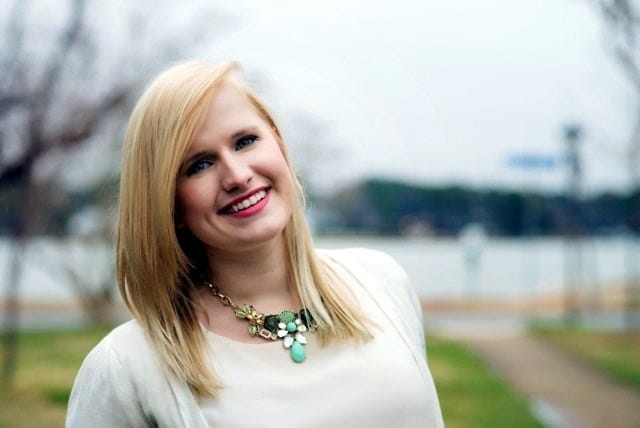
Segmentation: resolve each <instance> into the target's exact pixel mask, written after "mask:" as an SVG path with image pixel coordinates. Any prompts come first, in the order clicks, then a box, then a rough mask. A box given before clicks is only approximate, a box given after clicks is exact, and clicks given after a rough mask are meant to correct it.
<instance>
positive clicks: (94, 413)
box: [66, 341, 149, 428]
mask: <svg viewBox="0 0 640 428" xmlns="http://www.w3.org/2000/svg"><path fill="white" fill-rule="evenodd" d="M144 426H149V421H147V420H146V419H145V417H144V414H143V411H142V409H141V407H140V404H139V400H138V398H137V391H136V387H135V384H134V382H133V378H132V376H131V373H130V372H129V370H128V369H127V367H124V366H123V364H122V363H121V361H120V360H119V359H118V356H117V355H116V352H115V351H114V350H113V349H112V348H111V347H110V346H109V344H108V343H105V342H104V341H103V342H101V343H100V344H98V345H97V346H96V347H95V348H94V349H93V350H92V351H91V352H90V353H89V355H87V357H86V358H85V360H84V362H83V363H82V366H81V367H80V370H79V371H78V374H77V376H76V379H75V382H74V384H73V388H72V390H71V397H70V398H69V405H68V408H67V420H66V427H67V428H76V427H77V428H80V427H94V428H102V427H104V428H106V427H112V428H117V427H144Z"/></svg>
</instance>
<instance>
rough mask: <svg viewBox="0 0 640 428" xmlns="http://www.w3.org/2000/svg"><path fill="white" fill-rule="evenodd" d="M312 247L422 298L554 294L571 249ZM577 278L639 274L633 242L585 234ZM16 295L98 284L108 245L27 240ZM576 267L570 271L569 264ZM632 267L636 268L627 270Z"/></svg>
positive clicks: (56, 293)
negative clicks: (373, 257)
mask: <svg viewBox="0 0 640 428" xmlns="http://www.w3.org/2000/svg"><path fill="white" fill-rule="evenodd" d="M316 246H317V247H318V248H327V249H331V248H346V247H366V248H371V249H376V250H380V251H384V252H386V253H388V254H389V255H391V256H393V257H394V258H396V260H398V262H399V263H400V264H401V265H402V266H403V267H404V268H405V270H406V271H407V273H408V274H409V276H410V278H411V280H412V283H413V285H414V286H415V288H416V290H417V291H418V293H419V294H420V295H421V296H423V297H425V298H427V299H455V298H461V297H473V298H488V299H489V298H503V297H504V298H511V297H515V298H520V297H534V296H539V295H544V294H548V293H556V292H560V291H561V290H562V289H563V285H564V283H565V278H568V280H572V279H571V278H574V280H575V278H577V276H578V274H577V273H576V272H573V273H572V271H571V270H567V269H566V267H567V266H568V267H569V268H571V266H573V265H572V264H571V260H573V259H572V258H575V254H576V252H575V251H571V249H570V247H569V246H568V245H567V243H566V242H565V241H564V240H563V239H560V238H541V239H493V238H489V239H486V240H484V241H482V242H475V243H472V244H468V243H467V244H465V243H464V242H463V241H461V240H457V239H436V238H411V239H407V238H373V237H372V238H369V237H340V238H325V237H323V238H318V239H316ZM10 251H11V250H10V248H9V245H8V243H7V241H6V240H0V281H1V283H2V285H3V286H2V289H3V291H4V289H6V279H7V269H8V264H9V254H10ZM581 254H582V269H581V278H582V280H581V282H582V283H583V284H584V287H585V288H586V289H589V288H590V287H591V288H593V287H596V286H598V287H608V286H615V285H620V284H622V283H623V282H624V280H625V278H626V276H627V275H628V274H630V273H634V272H635V275H638V274H640V272H639V269H638V268H639V267H640V244H639V242H638V240H637V239H636V240H631V239H629V238H625V237H614V238H589V239H585V240H584V242H583V245H582V246H581ZM24 262H25V270H24V275H23V281H22V284H21V295H22V300H23V301H25V302H27V301H51V302H64V301H69V300H72V299H73V292H72V291H71V287H70V286H69V285H68V278H69V272H70V271H73V272H75V273H76V274H78V275H81V276H82V277H83V278H84V280H85V281H86V282H87V283H90V284H97V283H98V282H99V281H101V280H102V279H103V278H105V276H107V275H109V273H110V272H111V271H112V269H113V264H112V263H113V258H112V254H111V250H110V249H109V248H107V247H99V246H95V245H94V246H91V245H85V244H82V243H81V242H75V243H72V242H67V243H61V242H60V241H54V240H47V239H43V240H35V241H33V242H32V243H31V244H30V245H29V247H28V250H27V251H26V254H25V255H24ZM574 270H575V269H574ZM634 270H635V271H634Z"/></svg>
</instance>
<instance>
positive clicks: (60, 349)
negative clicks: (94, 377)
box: [0, 330, 106, 428]
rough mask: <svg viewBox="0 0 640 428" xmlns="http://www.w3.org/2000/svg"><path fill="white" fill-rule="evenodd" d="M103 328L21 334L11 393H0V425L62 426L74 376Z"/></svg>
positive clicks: (101, 333) (103, 331)
mask: <svg viewBox="0 0 640 428" xmlns="http://www.w3.org/2000/svg"><path fill="white" fill-rule="evenodd" d="M105 334H106V330H83V331H73V332H59V331H55V332H37V333H35V332H29V333H23V334H21V335H20V339H19V344H20V346H19V351H20V353H19V360H18V368H17V372H16V377H15V388H14V390H13V391H12V392H9V391H7V390H6V389H4V388H3V390H2V392H1V393H0V427H15V428H19V427H36V426H38V427H62V426H64V418H65V413H66V405H67V400H68V398H69V393H70V392H71V385H72V383H73V378H74V377H75V375H76V372H77V371H78V368H79V367H80V363H81V362H82V359H83V358H84V356H85V355H86V354H87V353H88V352H89V350H90V349H91V348H92V347H93V346H94V345H95V344H96V343H98V341H99V340H100V338H102V337H103V336H104V335H105Z"/></svg>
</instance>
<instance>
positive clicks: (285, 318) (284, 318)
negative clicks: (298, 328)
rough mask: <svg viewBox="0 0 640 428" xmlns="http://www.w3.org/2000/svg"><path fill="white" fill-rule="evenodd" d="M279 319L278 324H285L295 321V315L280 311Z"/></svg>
mask: <svg viewBox="0 0 640 428" xmlns="http://www.w3.org/2000/svg"><path fill="white" fill-rule="evenodd" d="M279 318H280V322H283V323H285V324H287V323H290V322H291V321H295V320H296V314H294V313H293V312H291V311H282V312H280V317H279Z"/></svg>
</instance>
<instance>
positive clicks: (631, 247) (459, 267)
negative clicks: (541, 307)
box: [316, 237, 640, 299]
mask: <svg viewBox="0 0 640 428" xmlns="http://www.w3.org/2000/svg"><path fill="white" fill-rule="evenodd" d="M316 243H317V246H318V247H319V248H343V247H367V248H372V249H378V250H381V251H384V252H386V253H388V254H389V255H391V256H393V257H394V258H396V260H397V261H398V262H399V263H400V264H401V265H402V266H403V267H404V268H405V270H406V271H407V273H408V274H409V276H410V278H411V280H412V282H413V285H414V286H415V288H416V290H417V291H418V293H419V294H420V295H422V296H424V297H426V298H429V299H440V298H445V299H450V298H461V297H473V298H487V299H492V298H528V297H536V296H541V295H545V294H550V293H559V292H561V291H562V290H563V287H564V283H565V274H566V273H565V264H566V257H567V254H570V253H568V252H567V244H566V243H565V242H564V240H562V239H560V238H544V239H489V240H487V241H485V242H484V244H482V245H481V247H480V250H479V252H478V254H477V257H476V258H475V259H474V258H472V257H469V253H468V252H467V250H466V249H465V246H464V245H463V243H462V242H461V241H459V240H456V239H381V238H334V239H318V240H317V242H316ZM583 255H584V256H583V260H584V263H583V266H584V269H583V274H582V282H583V284H584V285H585V287H586V289H587V290H589V289H595V288H596V287H613V286H619V285H621V284H623V283H624V280H625V278H626V277H627V275H628V274H629V272H628V270H629V269H630V268H633V269H636V273H637V267H638V266H640V246H639V244H638V242H637V241H632V240H629V239H626V238H623V237H619V238H607V239H603V238H590V239H586V240H585V241H584V244H583ZM474 261H475V264H474Z"/></svg>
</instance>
